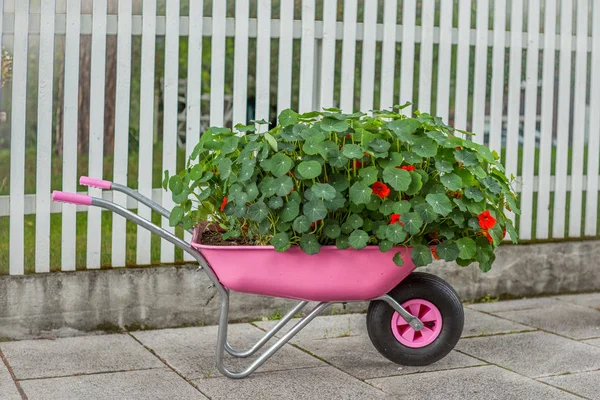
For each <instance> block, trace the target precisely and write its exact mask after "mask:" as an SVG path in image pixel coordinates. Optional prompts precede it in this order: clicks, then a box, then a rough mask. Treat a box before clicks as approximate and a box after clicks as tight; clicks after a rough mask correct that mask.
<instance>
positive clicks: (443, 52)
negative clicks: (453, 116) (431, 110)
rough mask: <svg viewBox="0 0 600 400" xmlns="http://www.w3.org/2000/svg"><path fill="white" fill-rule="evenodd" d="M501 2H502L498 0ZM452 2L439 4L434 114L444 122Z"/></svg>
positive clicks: (448, 83) (446, 114) (448, 71)
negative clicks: (439, 16) (438, 39)
mask: <svg viewBox="0 0 600 400" xmlns="http://www.w3.org/2000/svg"><path fill="white" fill-rule="evenodd" d="M499 1H502V0H499ZM453 14H454V2H452V1H441V2H440V15H443V16H444V18H440V45H439V50H438V82H437V104H436V106H435V113H436V114H437V115H438V116H439V117H440V118H441V119H442V120H444V121H445V122H448V109H449V107H450V71H451V69H452V68H451V67H452V65H451V62H452V59H451V55H452V19H453Z"/></svg>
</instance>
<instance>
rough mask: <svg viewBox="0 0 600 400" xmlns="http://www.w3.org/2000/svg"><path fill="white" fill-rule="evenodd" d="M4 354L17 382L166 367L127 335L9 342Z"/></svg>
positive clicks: (3, 347) (3, 349) (4, 347)
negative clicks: (19, 380) (18, 380)
mask: <svg viewBox="0 0 600 400" xmlns="http://www.w3.org/2000/svg"><path fill="white" fill-rule="evenodd" d="M2 351H3V352H4V355H5V356H6V358H7V360H8V362H9V364H10V365H11V367H12V368H13V371H14V373H15V376H16V377H17V379H31V378H49V377H59V376H66V375H73V374H91V373H98V372H116V371H129V370H136V369H148V368H160V367H163V366H164V364H163V363H161V362H160V360H158V359H157V358H156V357H155V356H153V355H152V354H151V353H150V352H149V351H147V350H146V349H144V347H143V346H141V345H140V344H139V343H138V342H136V341H135V340H134V339H133V338H131V337H130V336H129V335H126V334H118V335H105V336H87V337H73V338H63V339H56V340H30V341H21V342H9V343H5V344H3V345H2Z"/></svg>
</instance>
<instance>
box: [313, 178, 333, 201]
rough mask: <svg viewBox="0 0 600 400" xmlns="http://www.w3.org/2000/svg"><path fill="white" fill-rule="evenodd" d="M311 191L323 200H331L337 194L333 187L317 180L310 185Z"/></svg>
mask: <svg viewBox="0 0 600 400" xmlns="http://www.w3.org/2000/svg"><path fill="white" fill-rule="evenodd" d="M311 191H312V194H313V196H314V197H317V198H319V199H323V200H333V199H334V198H335V196H336V194H337V191H336V190H335V188H334V187H333V186H331V185H330V184H328V183H318V182H317V183H315V184H314V185H313V186H312V187H311Z"/></svg>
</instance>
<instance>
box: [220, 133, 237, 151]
mask: <svg viewBox="0 0 600 400" xmlns="http://www.w3.org/2000/svg"><path fill="white" fill-rule="evenodd" d="M221 140H222V141H223V147H221V154H222V155H227V154H231V153H233V152H234V151H236V150H237V148H238V143H239V141H240V137H239V136H230V137H227V138H224V139H221Z"/></svg>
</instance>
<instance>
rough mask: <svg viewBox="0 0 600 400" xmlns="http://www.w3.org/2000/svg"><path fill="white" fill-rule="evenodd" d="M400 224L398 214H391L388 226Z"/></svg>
mask: <svg viewBox="0 0 600 400" xmlns="http://www.w3.org/2000/svg"><path fill="white" fill-rule="evenodd" d="M396 222H400V214H392V216H391V217H390V225H392V224H395V223H396Z"/></svg>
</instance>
